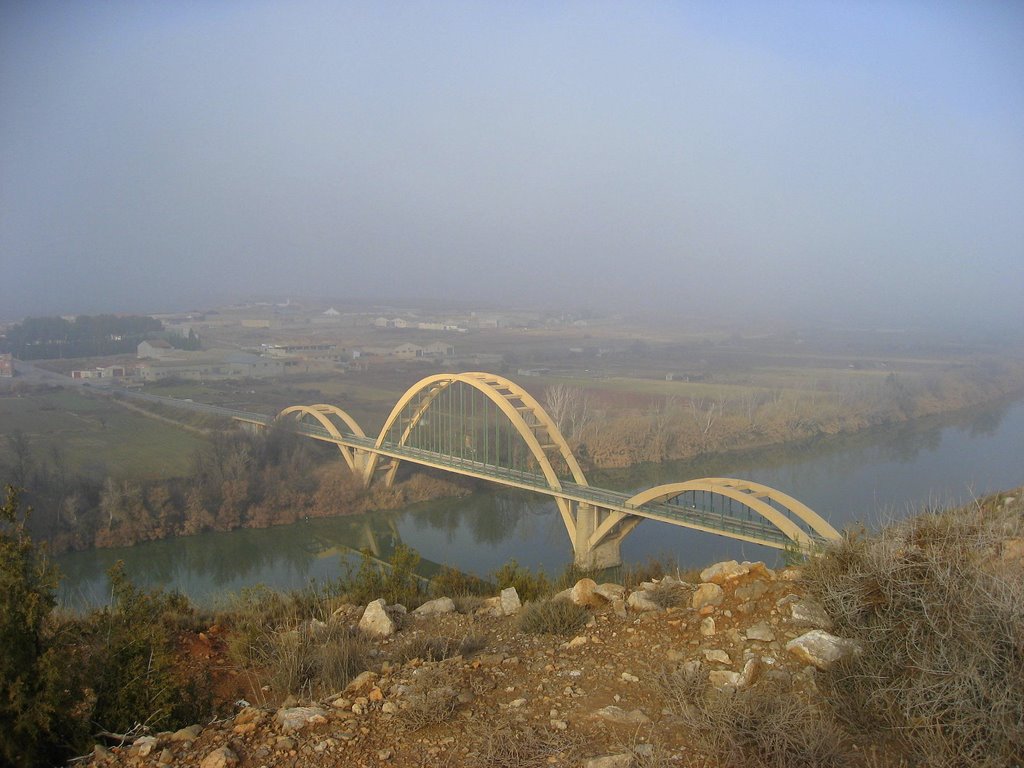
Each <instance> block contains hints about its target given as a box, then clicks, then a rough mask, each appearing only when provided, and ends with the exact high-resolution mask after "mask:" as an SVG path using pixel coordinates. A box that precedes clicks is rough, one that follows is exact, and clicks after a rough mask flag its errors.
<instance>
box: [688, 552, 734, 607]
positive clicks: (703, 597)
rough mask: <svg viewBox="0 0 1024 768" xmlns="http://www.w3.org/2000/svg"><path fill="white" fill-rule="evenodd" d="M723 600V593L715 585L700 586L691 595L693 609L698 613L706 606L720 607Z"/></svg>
mask: <svg viewBox="0 0 1024 768" xmlns="http://www.w3.org/2000/svg"><path fill="white" fill-rule="evenodd" d="M734 562H735V561H734ZM724 599H725V592H724V591H723V589H722V588H721V587H720V586H718V585H717V584H711V583H707V584H701V585H700V586H699V587H697V589H696V591H694V593H693V609H694V610H695V611H699V610H700V609H701V608H703V607H704V606H706V605H721V604H722V600H724Z"/></svg>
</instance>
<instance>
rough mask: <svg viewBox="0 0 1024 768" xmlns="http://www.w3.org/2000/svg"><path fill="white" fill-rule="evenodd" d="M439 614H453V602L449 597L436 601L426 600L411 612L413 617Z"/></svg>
mask: <svg viewBox="0 0 1024 768" xmlns="http://www.w3.org/2000/svg"><path fill="white" fill-rule="evenodd" d="M439 613H455V601H454V600H452V599H451V598H450V597H439V598H437V599H436V600H428V601H427V602H425V603H424V604H423V605H421V606H420V607H419V608H416V609H414V610H413V612H412V615H413V616H433V615H435V614H439Z"/></svg>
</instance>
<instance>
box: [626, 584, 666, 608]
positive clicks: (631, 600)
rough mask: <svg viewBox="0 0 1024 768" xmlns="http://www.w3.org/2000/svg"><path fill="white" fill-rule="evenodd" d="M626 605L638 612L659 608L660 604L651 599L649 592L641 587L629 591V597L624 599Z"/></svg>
mask: <svg viewBox="0 0 1024 768" xmlns="http://www.w3.org/2000/svg"><path fill="white" fill-rule="evenodd" d="M626 605H627V606H629V607H630V608H632V609H633V610H634V611H638V612H640V613H646V612H648V611H660V610H661V606H660V605H658V604H657V603H656V602H654V600H652V599H651V595H650V593H649V592H647V591H646V590H643V589H638V590H637V591H636V592H632V593H630V595H629V597H628V598H627V599H626Z"/></svg>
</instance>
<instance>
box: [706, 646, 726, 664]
mask: <svg viewBox="0 0 1024 768" xmlns="http://www.w3.org/2000/svg"><path fill="white" fill-rule="evenodd" d="M704 658H705V659H707V660H708V661H711V662H714V663H715V664H732V659H731V658H730V657H729V654H728V653H726V652H725V651H723V650H720V649H718V648H709V649H708V650H706V651H704Z"/></svg>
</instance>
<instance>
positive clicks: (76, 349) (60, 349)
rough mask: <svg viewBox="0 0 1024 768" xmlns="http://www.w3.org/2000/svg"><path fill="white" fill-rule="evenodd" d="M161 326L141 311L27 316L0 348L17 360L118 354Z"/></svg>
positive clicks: (11, 330)
mask: <svg viewBox="0 0 1024 768" xmlns="http://www.w3.org/2000/svg"><path fill="white" fill-rule="evenodd" d="M163 329H164V326H163V323H161V322H160V321H159V320H155V319H153V318H152V317H146V316H143V315H124V316H120V315H79V316H78V317H76V318H75V319H74V320H65V319H64V318H63V317H29V318H26V319H25V320H24V321H23V322H21V323H18V324H16V325H14V326H12V327H11V328H10V329H9V330H8V331H7V337H6V339H0V351H3V352H11V353H13V354H14V356H15V357H17V358H19V359H21V360H48V359H55V358H69V357H102V356H105V355H120V354H126V353H131V352H135V350H136V348H137V347H138V344H139V342H140V341H142V340H144V339H146V338H148V337H150V336H152V335H153V334H157V333H160V332H161V331H163ZM182 338H183V337H182ZM185 341H186V342H187V341H188V340H185ZM196 343H197V345H198V339H196Z"/></svg>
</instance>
